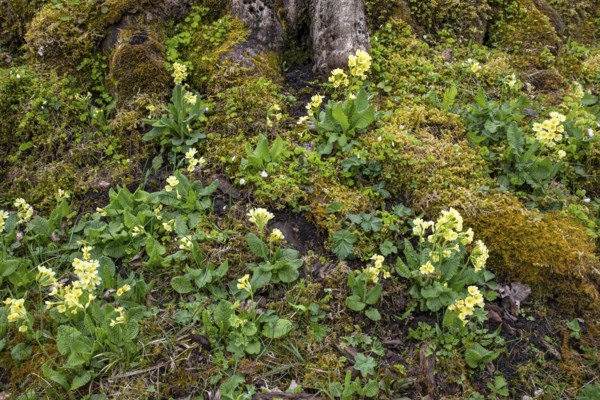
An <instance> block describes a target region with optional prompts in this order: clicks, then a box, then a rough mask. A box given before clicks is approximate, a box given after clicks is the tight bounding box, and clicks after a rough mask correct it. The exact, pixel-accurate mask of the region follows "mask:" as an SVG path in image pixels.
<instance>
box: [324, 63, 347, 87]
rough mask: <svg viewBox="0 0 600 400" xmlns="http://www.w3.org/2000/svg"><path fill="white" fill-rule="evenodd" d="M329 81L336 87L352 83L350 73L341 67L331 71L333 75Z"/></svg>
mask: <svg viewBox="0 0 600 400" xmlns="http://www.w3.org/2000/svg"><path fill="white" fill-rule="evenodd" d="M329 83H331V84H332V86H333V87H334V88H336V89H337V88H339V87H340V86H341V87H346V86H348V85H349V84H350V79H349V78H348V75H346V73H345V72H344V70H343V69H341V68H336V69H334V70H333V71H331V76H330V77H329Z"/></svg>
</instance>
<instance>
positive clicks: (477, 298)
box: [473, 293, 485, 308]
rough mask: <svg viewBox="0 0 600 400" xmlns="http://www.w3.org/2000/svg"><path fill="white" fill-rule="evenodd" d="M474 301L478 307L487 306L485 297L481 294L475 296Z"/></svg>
mask: <svg viewBox="0 0 600 400" xmlns="http://www.w3.org/2000/svg"><path fill="white" fill-rule="evenodd" d="M473 299H475V304H476V305H477V307H480V308H483V307H484V306H485V304H484V301H483V295H482V294H481V293H477V294H476V295H475V296H473Z"/></svg>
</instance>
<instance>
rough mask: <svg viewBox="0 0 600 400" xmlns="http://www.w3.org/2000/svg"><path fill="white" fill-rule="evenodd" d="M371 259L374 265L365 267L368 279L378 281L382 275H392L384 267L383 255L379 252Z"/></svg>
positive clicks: (386, 276) (364, 270) (387, 276)
mask: <svg viewBox="0 0 600 400" xmlns="http://www.w3.org/2000/svg"><path fill="white" fill-rule="evenodd" d="M371 260H373V265H369V266H368V267H366V268H365V269H363V272H364V274H365V278H366V280H367V281H370V282H373V283H377V282H379V277H380V276H383V277H384V278H385V279H387V278H389V277H390V273H389V272H388V271H386V270H385V269H384V267H383V261H384V257H383V256H381V255H379V254H373V256H372V257H371Z"/></svg>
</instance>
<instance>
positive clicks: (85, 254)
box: [81, 246, 92, 261]
mask: <svg viewBox="0 0 600 400" xmlns="http://www.w3.org/2000/svg"><path fill="white" fill-rule="evenodd" d="M90 251H92V247H91V246H83V248H82V249H81V253H82V254H83V259H84V260H85V261H90Z"/></svg>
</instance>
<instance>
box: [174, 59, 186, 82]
mask: <svg viewBox="0 0 600 400" xmlns="http://www.w3.org/2000/svg"><path fill="white" fill-rule="evenodd" d="M171 76H172V77H173V82H175V84H176V85H181V82H183V80H184V79H185V78H186V77H187V67H186V66H185V65H183V64H179V63H175V64H173V75H171Z"/></svg>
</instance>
